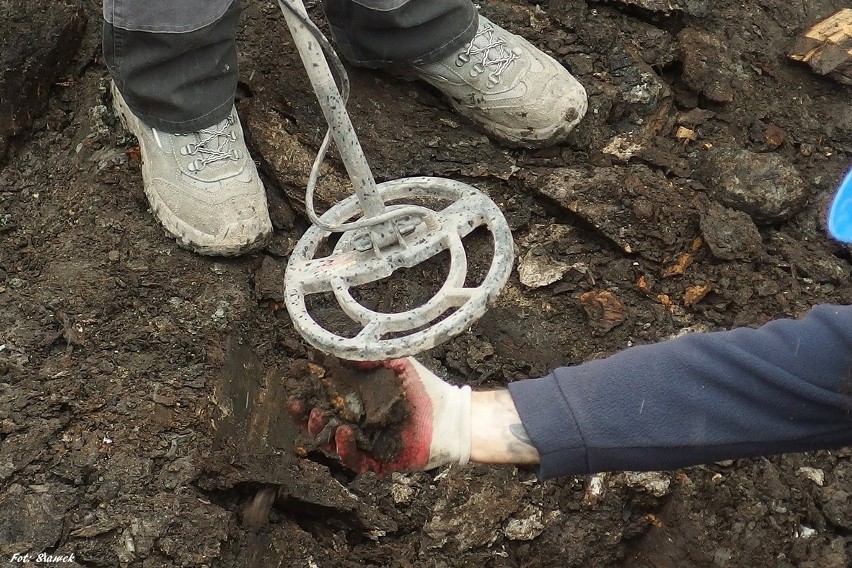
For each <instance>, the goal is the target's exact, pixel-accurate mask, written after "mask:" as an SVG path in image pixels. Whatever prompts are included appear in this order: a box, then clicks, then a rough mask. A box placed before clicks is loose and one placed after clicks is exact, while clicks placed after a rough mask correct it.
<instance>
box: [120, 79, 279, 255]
mask: <svg viewBox="0 0 852 568" xmlns="http://www.w3.org/2000/svg"><path fill="white" fill-rule="evenodd" d="M112 97H113V106H114V108H115V112H116V115H118V117H119V119H120V120H121V122H122V123H123V124H124V127H125V128H126V129H127V130H128V131H129V132H131V133H132V134H134V135H135V136H136V137H137V138H138V139H139V149H140V151H141V154H142V184H143V186H144V188H145V195H146V196H147V197H148V202H149V203H150V205H151V209H152V210H153V212H154V215H155V216H156V217H157V219H158V220H159V221H160V223H161V224H162V225H163V227H164V228H165V229H166V231H167V232H168V233H169V234H171V235H172V236H174V238H175V239H177V242H178V244H180V245H181V246H183V247H185V248H188V249H189V250H191V251H194V252H197V253H199V254H205V255H215V256H236V255H239V254H242V253H245V252H249V251H251V250H255V249H257V248H260V247H261V246H263V244H264V242H265V240H266V237H267V236H269V234H270V233H271V232H272V223H271V222H270V220H269V212H268V211H267V208H266V193H265V192H264V189H263V184H262V183H261V181H260V178H259V177H258V175H257V169H256V168H255V165H254V162H253V161H252V159H251V157H250V156H249V154H248V150H247V149H246V145H245V141H244V140H243V129H242V126H241V125H240V120H239V118H238V117H237V111H236V109H232V110H231V114H230V116H228V118H226V119H225V120H223V121H222V122H220V123H219V124H216V125H214V126H211V127H210V128H204V129H202V130H200V131H198V132H194V133H192V134H168V133H166V132H160V131H159V130H155V129H153V128H151V127H149V126H147V125H146V124H145V123H143V122H142V121H141V120H139V119H138V118H137V117H136V116H135V115H134V114H133V113H132V112H131V111H130V109H129V108H128V106H127V103H125V102H124V98H123V97H122V96H121V93H119V92H118V89H117V88H116V87H115V84H113V85H112Z"/></svg>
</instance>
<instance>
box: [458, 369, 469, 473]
mask: <svg viewBox="0 0 852 568" xmlns="http://www.w3.org/2000/svg"><path fill="white" fill-rule="evenodd" d="M460 394H461V397H460V404H459V418H458V420H459V463H460V464H461V465H465V464H466V463H467V462H469V461H470V444H471V437H472V434H471V428H472V424H471V422H472V421H471V417H470V405H471V399H472V394H471V389H470V386H468V385H465V386H463V387H461V393H460Z"/></svg>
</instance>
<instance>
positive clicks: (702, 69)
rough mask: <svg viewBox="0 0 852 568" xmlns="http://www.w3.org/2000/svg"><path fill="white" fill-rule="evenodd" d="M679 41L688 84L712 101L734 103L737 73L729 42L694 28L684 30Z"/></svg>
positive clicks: (679, 35)
mask: <svg viewBox="0 0 852 568" xmlns="http://www.w3.org/2000/svg"><path fill="white" fill-rule="evenodd" d="M677 39H678V42H680V55H681V61H683V80H684V82H685V83H686V85H687V86H688V87H689V88H690V89H692V90H693V91H695V92H696V93H699V94H703V95H704V96H705V97H707V98H708V99H710V100H711V101H715V102H718V103H729V102H731V101H733V100H734V90H733V86H732V83H733V77H734V74H733V71H732V70H731V69H732V66H733V65H732V63H731V56H730V54H729V52H728V46H727V42H725V41H724V40H723V39H722V38H720V37H718V36H716V35H714V34H712V33H709V32H705V31H700V30H696V29H693V28H685V29H683V30H681V32H680V33H679V34H678V35H677Z"/></svg>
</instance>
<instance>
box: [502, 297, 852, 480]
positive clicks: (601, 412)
mask: <svg viewBox="0 0 852 568" xmlns="http://www.w3.org/2000/svg"><path fill="white" fill-rule="evenodd" d="M509 390H510V392H511V394H512V398H513V400H514V401H515V406H516V407H517V409H518V412H519V414H520V416H521V420H522V422H523V424H524V427H525V428H526V431H527V434H528V435H529V436H530V439H531V440H532V442H533V444H534V445H535V447H536V449H538V451H539V454H540V455H541V470H540V475H541V477H542V478H545V479H546V478H550V477H555V476H558V475H571V474H582V473H592V472H599V471H621V470H628V471H647V470H667V469H675V468H679V467H685V466H689V465H695V464H699V463H710V462H714V461H719V460H723V459H734V458H739V457H747V456H757V455H771V454H778V453H784V452H802V451H811V450H817V449H832V448H838V447H842V446H846V445H852V306H829V305H823V306H817V307H816V308H813V309H812V310H811V311H810V312H808V314H807V315H806V316H805V317H803V318H802V319H800V320H789V319H783V320H777V321H773V322H770V323H768V324H766V325H764V326H763V327H760V328H757V329H750V328H741V329H735V330H732V331H723V332H714V333H694V334H689V335H686V336H683V337H681V338H678V339H673V340H670V341H666V342H663V343H658V344H655V345H644V346H637V347H633V348H630V349H627V350H625V351H622V352H620V353H617V354H615V355H613V356H611V357H608V358H606V359H602V360H598V361H590V362H588V363H584V364H582V365H578V366H575V367H560V368H558V369H556V370H555V371H553V373H551V374H549V375H547V376H545V377H542V378H539V379H529V380H523V381H518V382H515V383H511V384H510V385H509Z"/></svg>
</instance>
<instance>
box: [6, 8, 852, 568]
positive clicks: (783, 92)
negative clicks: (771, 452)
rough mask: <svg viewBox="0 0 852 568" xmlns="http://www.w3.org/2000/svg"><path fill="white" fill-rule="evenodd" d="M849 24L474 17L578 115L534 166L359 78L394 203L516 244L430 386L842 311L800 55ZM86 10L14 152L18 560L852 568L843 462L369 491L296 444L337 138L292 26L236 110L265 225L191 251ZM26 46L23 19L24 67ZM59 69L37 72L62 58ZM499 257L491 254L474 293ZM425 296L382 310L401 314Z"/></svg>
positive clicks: (839, 270) (246, 52) (446, 479)
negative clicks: (297, 286) (294, 268)
mask: <svg viewBox="0 0 852 568" xmlns="http://www.w3.org/2000/svg"><path fill="white" fill-rule="evenodd" d="M312 4H313V5H312V6H311V11H312V13H313V15H314V17H315V18H316V19H317V21H319V20H320V18H319V16H320V14H319V12H318V6H317V5H316V4H317V3H312ZM846 4H847V2H846V1H845V0H813V1H809V2H788V1H786V0H760V1H759V2H753V3H741V2H733V1H730V0H720V1H717V2H708V1H702V0H670V1H668V2H658V1H645V2H643V1H641V0H623V1H619V0H612V1H608V2H605V1H601V2H594V1H589V2H584V1H578V0H550V1H549V2H548V1H544V2H542V3H538V4H537V3H533V2H527V1H524V0H502V1H486V2H483V3H482V11H483V13H485V14H486V15H488V16H489V17H491V18H492V19H494V20H495V21H497V22H499V23H501V24H502V25H503V26H504V27H506V28H507V29H509V30H512V31H515V32H517V33H521V34H523V35H525V36H526V37H527V38H528V39H530V40H531V41H532V42H534V43H535V44H537V45H539V46H540V47H542V48H543V49H544V50H546V51H547V52H549V53H551V54H553V55H554V56H555V57H557V58H558V59H559V60H560V61H561V62H562V63H563V64H564V65H566V66H567V67H568V68H569V69H570V70H572V72H573V73H574V74H575V75H576V76H577V77H578V78H579V80H580V81H581V82H582V83H583V84H584V85H585V86H586V88H587V90H588V93H589V101H590V110H589V113H588V116H587V117H586V119H585V121H584V122H583V123H582V125H581V126H580V127H579V128H578V130H577V131H576V132H575V133H574V134H573V135H572V137H571V139H570V140H569V141H567V142H566V143H565V144H562V145H560V146H557V147H554V148H549V149H542V150H535V151H524V150H510V149H506V148H503V147H501V146H499V145H497V144H495V143H493V142H491V141H489V140H488V139H487V138H486V137H485V136H483V135H481V134H480V133H478V132H477V131H476V130H474V129H472V128H471V127H470V126H469V125H468V123H466V122H465V120H463V119H462V118H460V117H458V116H457V115H455V114H454V113H453V112H451V111H450V109H449V107H448V105H447V104H446V103H444V102H443V101H442V100H441V99H440V97H439V96H438V95H437V94H436V93H435V92H434V91H432V90H430V89H429V88H427V87H424V86H422V85H420V84H416V83H405V82H400V81H398V80H395V79H393V78H391V77H389V76H387V75H385V74H382V73H380V72H375V71H365V70H358V69H351V71H350V75H351V79H352V97H351V101H350V104H349V109H350V112H351V115H352V118H353V121H354V123H355V126H356V129H357V131H358V133H359V136H360V137H361V141H362V144H363V146H364V148H365V151H366V153H367V156H368V159H369V160H370V163H371V165H372V167H373V170H374V173H375V175H376V177H377V179H379V180H387V179H395V178H399V177H404V176H412V175H440V176H447V177H451V178H454V179H458V180H462V181H465V182H468V183H470V184H472V185H474V186H476V187H478V188H480V189H482V190H483V191H485V192H486V193H488V194H489V195H490V196H491V197H492V198H493V199H494V200H495V202H497V203H498V204H499V205H500V207H501V208H502V210H503V211H504V213H505V215H506V217H507V219H508V222H509V224H510V226H511V228H512V230H513V233H514V237H515V242H516V245H517V251H516V252H517V258H518V261H517V268H518V269H517V270H516V271H515V272H513V274H512V278H511V280H510V282H509V285H508V286H507V288H506V289H505V290H504V292H503V294H502V295H501V296H500V299H499V301H498V303H497V305H496V306H494V307H493V308H492V309H491V310H490V311H489V312H488V313H487V314H486V316H485V317H484V318H482V319H481V320H480V321H479V322H477V323H476V324H475V325H474V326H473V327H472V328H471V330H470V331H469V332H468V333H465V334H462V335H461V336H459V337H457V338H455V339H453V340H451V341H449V342H447V343H446V344H444V345H442V346H440V347H437V348H435V349H432V350H431V351H429V352H428V353H426V354H424V356H423V357H422V361H423V362H424V364H426V365H427V366H430V367H431V368H433V369H435V370H436V371H440V372H442V373H443V374H445V375H446V376H447V377H448V378H449V379H450V380H451V381H455V382H467V383H472V384H473V385H475V387H492V386H500V385H505V384H506V383H507V382H509V381H513V380H518V379H521V378H524V377H528V376H539V375H541V374H543V373H545V372H547V370H548V369H549V368H552V367H553V366H556V365H566V364H576V363H579V362H582V361H584V360H588V359H590V358H595V357H600V356H603V355H606V354H609V353H613V352H616V351H618V350H620V349H623V348H625V347H628V346H629V345H632V344H639V343H650V342H655V341H659V340H662V339H665V338H668V337H670V336H672V335H674V334H677V333H681V332H683V331H684V330H695V331H702V330H716V329H727V328H730V327H733V326H741V325H757V324H761V323H764V322H766V321H768V320H770V319H772V318H777V317H783V316H797V315H801V314H803V313H804V312H805V311H806V310H807V309H808V308H809V307H810V306H813V305H815V304H819V303H826V302H832V303H847V304H848V303H850V302H852V284H850V272H852V259H850V249H849V248H848V247H844V246H841V245H839V244H837V243H833V242H831V241H830V240H828V239H827V238H826V237H825V233H824V218H825V210H826V205H827V202H828V199H829V197H830V195H831V193H832V191H833V187H834V185H835V184H836V182H837V181H838V180H839V179H840V177H841V176H842V174H843V172H844V171H845V169H846V168H847V167H848V166H849V163H850V161H852V112H850V100H852V99H850V96H852V91H850V87H848V86H843V85H841V84H839V83H836V82H834V81H832V80H831V79H830V78H827V77H822V76H819V75H816V74H815V73H814V72H813V71H811V69H810V68H809V67H808V66H807V65H804V64H802V63H798V62H795V61H792V60H790V59H789V57H788V54H789V52H790V50H791V49H792V48H793V46H794V45H795V43H796V39H797V37H798V35H799V34H800V33H802V32H803V31H804V30H806V29H807V28H808V27H809V26H811V25H813V24H814V23H816V22H818V21H819V20H821V19H823V18H826V17H828V16H829V15H831V14H832V13H834V12H836V11H837V10H839V9H840V8H843V7H845V5H846ZM10 5H12V4H10ZM20 5H22V6H23V5H24V4H23V3H21V4H20ZM44 5H46V3H44ZM64 5H65V6H66V7H67V6H71V8H69V9H68V10H67V13H68V14H69V15H68V18H73V21H72V20H68V21H66V25H63V24H62V23H61V22H59V23H56V22H54V21H53V20H50V26H51V27H50V29H51V30H54V29H55V30H64V31H63V32H62V33H71V31H73V30H76V29H78V28H79V27H80V25H79V23H80V22H81V21H83V20H81V19H80V13H79V12H78V11H77V10H76V7H75V3H74V2H67V1H66V2H64ZM4 8H6V6H4ZM99 10H100V5H99V3H97V2H85V3H83V13H85V16H86V17H87V19H88V23H87V24H86V28H85V33H84V34H83V36H82V38H81V41H80V44H79V45H80V47H79V48H78V49H76V51H75V52H74V53H75V56H74V57H73V59H71V61H70V63H69V64H68V65H67V66H66V67H64V70H63V71H61V72H59V74H58V75H57V76H56V78H55V80H53V81H52V83H53V84H52V88H51V90H50V96H49V97H47V99H46V107H45V108H44V109H42V108H41V107H40V105H41V104H42V103H41V99H40V98H39V97H40V96H41V94H42V90H41V89H36V91H34V92H37V93H38V94H39V97H29V99H28V101H29V102H31V103H32V107H31V108H30V107H28V108H27V109H26V111H25V112H24V111H22V112H21V113H18V114H17V115H14V114H13V115H12V116H17V117H18V118H17V119H15V120H16V121H17V122H15V128H12V129H8V128H7V129H5V130H4V129H2V128H0V133H4V134H3V135H4V136H7V135H8V136H9V138H8V140H6V139H4V140H3V142H0V151H5V153H6V157H5V160H4V161H3V162H2V169H0V561H2V562H3V563H5V564H9V565H21V563H13V561H12V555H13V554H14V553H20V554H23V553H27V552H29V553H35V554H37V553H39V552H46V553H52V554H57V555H70V554H72V553H73V555H74V559H75V560H74V563H63V564H58V563H54V564H51V565H61V566H75V565H76V566H87V567H101V566H104V567H112V566H143V567H146V568H147V567H171V566H217V567H247V566H252V567H254V566H257V567H274V566H294V567H295V566H304V567H308V566H316V567H320V568H331V567H349V566H395V567H396V566H398V567H411V566H418V567H419V566H423V567H436V568H437V567H456V566H458V567H461V566H477V567H480V566H491V567H525V568H529V567H536V566H554V567H556V566H559V567H572V566H573V567H584V568H586V567H592V566H594V567H597V566H602V567H603V566H619V567H630V568H651V567H653V568H668V567H703V566H707V567H710V566H714V567H726V568H753V567H758V566H772V567H778V568H782V567H783V568H789V567H801V568H817V567H819V568H835V567H836V568H840V567H844V566H849V565H850V564H852V485H850V483H852V452H850V451H848V450H843V451H837V452H819V453H814V454H806V455H786V456H780V457H768V458H760V459H752V460H738V461H735V462H724V463H717V464H711V465H707V466H702V467H694V468H689V469H684V470H682V471H672V472H660V473H652V474H641V475H640V474H633V473H617V474H609V475H602V476H593V477H568V478H563V479H558V480H551V481H546V482H539V481H538V480H536V476H535V471H534V470H532V469H516V468H510V467H505V468H489V467H478V466H469V467H464V468H460V467H453V468H449V469H446V470H444V471H440V472H429V473H419V474H415V475H392V476H389V477H386V478H376V477H374V476H372V475H364V476H359V477H354V476H352V475H351V474H350V473H349V472H347V471H346V470H345V469H344V468H342V467H341V466H340V465H339V464H338V463H336V462H335V461H334V460H333V459H331V458H329V457H327V456H324V455H323V454H322V453H321V452H318V451H315V450H311V449H304V447H303V446H302V445H301V444H300V443H299V442H298V438H297V435H298V433H297V432H296V431H295V429H294V427H293V425H292V424H291V423H290V421H289V419H288V417H287V412H286V409H285V402H286V400H287V395H288V393H287V392H286V391H285V389H283V388H282V385H284V384H285V383H286V379H287V373H288V369H290V365H291V363H292V362H293V361H294V360H297V359H301V358H304V357H306V355H307V353H308V350H307V347H306V345H305V343H304V342H303V341H302V339H301V338H300V337H299V336H298V334H297V333H296V332H295V331H294V330H293V328H292V326H291V324H290V320H289V318H288V315H287V313H286V310H284V309H283V308H282V299H283V280H282V274H283V268H284V266H285V264H286V259H287V255H288V252H289V251H290V250H291V248H292V246H293V245H294V243H295V241H296V240H297V239H298V237H299V236H300V234H301V232H302V231H303V230H304V228H305V226H306V223H305V219H304V217H303V215H302V211H303V204H302V203H301V200H302V198H303V191H304V190H303V187H304V181H305V179H306V176H307V167H308V164H309V162H310V160H311V159H312V157H313V155H314V152H315V150H316V148H317V146H318V144H319V141H320V140H321V137H322V135H323V133H324V130H325V125H324V122H323V120H322V117H321V114H320V113H319V109H318V106H317V105H316V103H315V100H314V96H313V93H312V91H311V89H310V88H309V86H308V84H307V80H306V78H305V75H304V72H303V69H302V68H301V63H300V62H299V60H298V58H297V56H296V54H295V53H294V49H293V46H292V42H291V40H290V36H289V33H288V32H287V30H286V26H285V24H284V21H283V19H282V17H281V16H280V14H279V12H278V8H277V7H276V6H275V5H274V4H273V3H267V2H258V1H253V0H246V1H245V2H244V12H243V16H242V27H241V30H240V36H239V42H240V48H241V78H242V82H241V84H240V89H239V93H238V95H239V97H238V103H237V106H238V109H239V110H240V113H241V115H242V117H243V121H244V124H245V126H246V128H247V131H248V134H249V136H250V138H251V149H252V151H253V153H254V157H255V158H256V159H257V160H258V162H259V163H260V164H261V166H262V170H263V175H264V176H265V181H266V183H267V189H268V194H269V198H270V203H271V210H272V214H273V219H274V223H275V227H276V229H277V230H276V233H275V237H274V239H273V241H272V242H271V243H270V245H269V246H268V248H267V249H266V250H264V251H262V252H261V253H259V254H256V255H252V256H248V257H245V258H241V259H236V260H223V259H211V258H202V257H199V256H196V255H193V254H190V253H188V252H186V251H183V250H181V249H178V248H177V247H176V246H175V244H174V243H173V241H171V240H169V239H168V238H166V237H165V236H164V235H163V233H162V231H161V230H160V229H159V227H158V226H157V225H156V224H155V223H154V222H153V219H152V216H151V215H150V213H149V212H148V211H147V203H146V200H145V197H144V195H143V192H142V186H141V178H140V166H139V163H138V151H137V150H136V149H135V148H134V141H133V140H132V139H131V138H129V137H127V135H126V134H125V133H123V132H122V131H121V130H120V129H119V128H118V126H117V124H116V121H115V119H114V117H113V116H112V114H111V112H110V111H109V110H108V108H109V100H108V95H107V89H106V87H107V85H108V75H107V72H106V70H105V68H104V66H103V63H102V60H101V57H100V51H99V49H100V48H99V17H100V15H99V14H100V12H99ZM48 15H50V17H51V18H54V16H55V15H56V12H51V11H48V10H41V11H36V12H35V13H34V15H33V16H32V17H28V18H27V21H28V23H29V24H31V25H32V24H35V25H34V26H33V27H35V28H38V24H39V23H40V22H48V19H47V18H48ZM39 18H41V19H39ZM68 22H72V23H73V25H70V24H68ZM4 26H5V27H4ZM16 26H19V27H16ZM22 26H24V24H23V23H21V22H17V23H16V22H15V20H14V19H11V20H10V19H9V18H6V19H4V22H3V23H2V24H0V29H2V30H3V31H4V33H3V38H4V40H3V41H5V42H6V43H4V44H3V45H7V44H8V45H12V44H15V45H18V44H19V43H20V42H18V43H16V42H15V41H12V42H11V43H10V39H9V38H15V37H16V36H15V34H16V33H19V31H20V30H22V29H24V28H23V27H22ZM69 30H71V31H69ZM50 33H51V34H52V35H50V36H49V37H60V36H61V35H62V34H60V33H59V32H56V33H54V32H50ZM62 37H64V36H62ZM21 41H24V40H21ZM68 41H69V42H71V43H73V44H74V45H75V46H76V45H77V39H74V40H73V41H72V40H71V39H69V40H68ZM22 45H26V43H23V44H22ZM60 47H61V46H60ZM23 51H26V50H23ZM60 51H61V50H60ZM3 52H4V54H6V55H8V54H9V53H10V52H9V51H8V50H6V49H5V48H4V50H3ZM31 55H32V54H29V56H31ZM39 57H47V56H46V55H45V56H39ZM51 57H52V58H51V59H50V60H49V63H50V65H44V66H43V67H42V68H40V69H37V70H36V71H34V72H33V73H34V75H33V76H42V77H44V76H45V75H44V73H46V72H47V71H46V69H53V68H54V67H52V66H53V65H54V64H56V63H57V62H59V61H61V59H62V58H61V57H59V55H58V54H56V53H54V54H53V55H52V56H51ZM44 61H47V60H46V59H44ZM22 76H23V75H22ZM10 77H12V79H10ZM3 80H4V81H6V82H8V81H10V80H14V77H13V76H12V75H9V74H4V75H3ZM24 102H26V101H24ZM4 104H6V103H5V102H4ZM42 111H43V112H42ZM13 112H14V109H13ZM0 115H2V113H0ZM20 117H25V118H26V120H23V119H22V118H20ZM21 125H25V126H26V128H25V129H24V130H21V128H22V127H21ZM7 126H9V125H7ZM326 168H327V170H326V175H325V178H326V180H327V183H326V184H325V185H324V188H323V189H322V190H321V191H320V194H319V196H318V197H319V202H320V203H321V204H323V205H324V206H327V205H328V204H330V203H332V202H333V201H334V200H336V199H337V198H338V197H339V196H340V195H343V194H345V193H346V192H347V191H348V190H347V189H346V186H345V183H344V182H345V179H346V178H345V173H344V172H343V170H342V168H341V167H340V164H339V162H338V161H336V160H335V159H334V158H333V157H332V158H331V159H330V160H329V162H328V165H327V166H326ZM341 180H343V181H341ZM477 239H479V240H482V236H481V235H479V236H477V237H475V238H474V239H472V240H473V243H472V246H473V250H474V251H480V252H481V249H478V248H477V244H478V243H477ZM488 262H489V259H487V258H481V255H479V254H473V255H472V259H471V264H472V265H473V267H474V268H477V267H479V268H481V267H482V266H487V263H488ZM436 272H440V271H439V270H438V271H436V270H434V266H431V267H430V266H426V267H422V268H421V267H418V268H416V269H412V270H411V271H408V272H407V273H406V282H404V285H400V284H399V283H398V282H397V283H395V284H394V283H391V284H389V286H388V288H386V289H384V290H378V289H377V290H367V291H366V292H365V293H364V294H365V297H366V298H368V299H369V298H372V300H373V301H374V302H375V303H376V304H378V305H381V306H382V307H384V308H386V309H398V307H399V306H401V305H404V304H405V303H406V302H407V301H410V300H417V299H418V298H420V297H421V296H424V295H428V293H429V292H430V290H433V289H434V288H433V287H434V285H435V283H434V282H432V281H431V280H432V279H433V277H434V273H436ZM388 291H390V293H388ZM5 564H4V565H5ZM33 565H37V566H44V565H47V564H45V563H41V564H33Z"/></svg>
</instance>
